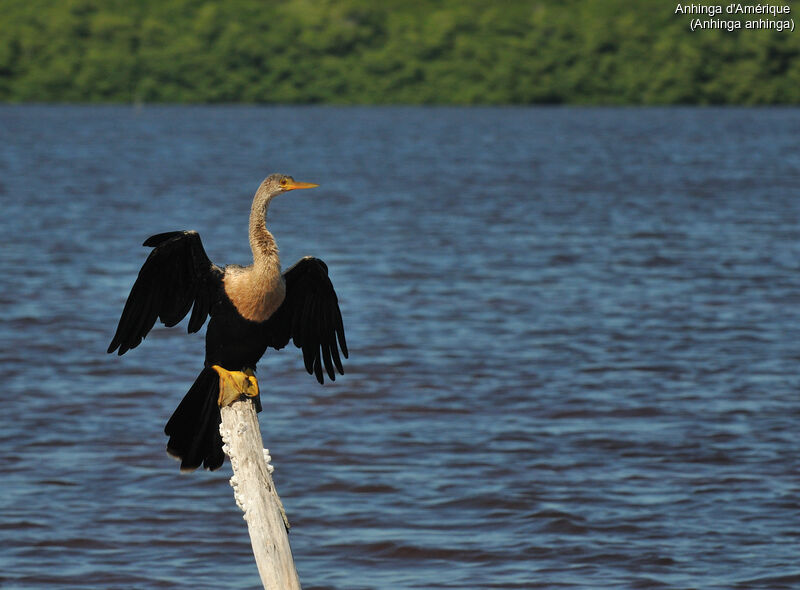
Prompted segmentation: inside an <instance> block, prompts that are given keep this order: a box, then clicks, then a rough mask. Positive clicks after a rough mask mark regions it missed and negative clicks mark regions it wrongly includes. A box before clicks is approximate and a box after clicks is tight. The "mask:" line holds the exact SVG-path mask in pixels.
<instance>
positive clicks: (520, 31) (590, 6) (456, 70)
mask: <svg viewBox="0 0 800 590" xmlns="http://www.w3.org/2000/svg"><path fill="white" fill-rule="evenodd" d="M782 4H783V3H782ZM0 8H1V9H2V12H1V13H2V15H3V19H2V20H3V22H2V24H0V101H3V102H28V101H36V102H109V103H131V102H176V103H233V102H237V103H238V102H245V103H289V104H292V103H334V104H587V105H588V104H603V105H623V104H624V105H647V104H797V103H798V102H800V63H799V60H798V59H797V58H798V55H800V33H792V32H789V31H782V32H777V31H775V30H745V29H744V28H743V29H741V30H736V31H732V32H729V31H728V30H725V29H710V30H697V31H695V32H691V31H690V29H689V18H690V17H689V16H686V15H683V14H676V13H675V8H676V5H675V4H674V3H665V2H663V0H637V1H636V2H630V1H629V0H628V1H624V2H623V1H621V0H602V1H598V0H561V1H557V0H550V1H544V0H542V1H536V0H524V1H520V0H493V1H492V2H487V1H485V0H383V1H382V2H374V1H373V0H225V1H224V2H223V1H214V2H211V1H202V0H168V1H166V2H165V1H164V0H158V1H156V0H137V1H136V2H130V1H123V0H104V1H102V2H101V1H100V0H59V1H54V0H0ZM789 16H790V17H791V14H790V15H789ZM706 18H710V17H708V16H707V15H706ZM715 18H722V16H716V17H715ZM724 18H751V17H746V16H741V15H740V16H736V17H731V16H727V15H725V16H724ZM771 18H772V17H771ZM781 18H783V16H781Z"/></svg>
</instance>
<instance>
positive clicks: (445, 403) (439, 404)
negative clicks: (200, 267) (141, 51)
mask: <svg viewBox="0 0 800 590" xmlns="http://www.w3.org/2000/svg"><path fill="white" fill-rule="evenodd" d="M0 137H2V141H0V203H1V204H2V207H0V213H1V215H0V236H2V249H0V276H1V277H2V288H0V362H1V363H2V368H3V387H2V400H3V401H2V406H3V411H2V412H1V413H0V416H1V417H0V443H2V449H3V452H2V453H0V473H2V493H1V494H0V586H2V587H3V588H9V589H18V588H20V589H21V588H25V589H27V588H47V589H50V588H52V589H56V588H192V589H196V588H231V589H239V588H241V589H244V588H257V587H259V585H260V584H259V579H258V574H257V571H256V567H255V564H254V561H253V557H252V553H251V549H250V545H249V538H248V535H247V530H246V525H245V522H244V521H243V520H242V514H241V512H240V511H239V509H238V508H237V507H236V504H235V503H234V500H233V495H232V491H231V489H230V487H229V485H228V478H229V476H230V467H229V466H228V464H227V463H226V465H225V466H224V467H223V468H222V469H221V470H220V471H217V472H196V473H194V474H191V475H182V474H180V473H179V472H178V466H177V464H176V463H174V462H172V461H171V460H170V459H169V458H168V457H167V456H166V455H165V453H164V445H165V442H166V440H165V437H164V436H163V432H162V429H163V426H164V423H165V422H166V420H167V418H168V417H169V415H170V413H171V412H172V410H173V409H174V407H175V406H176V405H177V403H178V401H179V400H180V398H181V397H182V396H183V394H184V392H185V391H186V390H187V389H188V387H189V385H190V384H191V383H192V381H193V380H194V377H195V376H196V374H197V373H198V372H199V370H200V368H201V366H202V359H203V339H202V336H201V335H191V336H188V335H187V334H186V329H185V322H184V323H183V324H181V326H180V327H178V328H172V329H166V328H163V327H158V328H156V329H154V330H153V332H152V333H151V334H150V336H149V337H148V338H147V340H146V341H145V342H144V344H143V345H142V346H141V347H139V348H137V349H136V350H134V351H132V352H130V353H128V354H126V355H125V356H124V357H121V358H119V357H116V356H111V355H106V354H105V349H106V347H107V345H108V342H109V340H110V338H111V336H112V335H113V332H114V328H115V326H116V322H117V319H118V317H119V314H120V312H121V310H122V305H123V304H124V301H125V298H126V296H127V294H128V290H129V288H130V286H131V284H132V282H133V280H134V279H135V277H136V273H137V272H138V269H139V267H140V265H141V263H142V262H143V260H144V258H145V256H146V254H147V251H146V249H144V248H141V247H140V244H141V242H142V241H143V240H144V239H145V238H146V237H147V236H149V235H150V234H153V233H156V232H162V231H168V230H174V229H196V230H198V231H199V232H200V234H201V236H202V238H203V241H204V244H205V247H206V250H207V251H208V253H209V256H210V257H211V258H212V259H213V260H215V261H216V262H218V263H240V264H246V263H248V262H249V260H250V258H249V257H250V251H249V246H248V243H247V235H246V231H247V215H248V212H249V208H250V201H251V198H252V195H253V192H254V191H255V189H256V187H257V186H258V184H259V182H260V181H261V179H262V178H264V177H265V176H266V175H268V174H269V173H271V172H283V173H287V174H292V175H293V176H294V177H295V178H297V179H298V180H305V181H312V182H318V183H320V185H321V186H320V188H319V189H316V190H315V191H298V192H297V193H290V194H288V195H286V196H283V197H281V198H279V199H278V200H276V201H275V202H274V203H273V205H272V207H271V209H270V215H271V223H270V229H271V230H272V231H273V233H274V234H275V236H276V237H277V240H278V243H279V245H280V247H281V256H282V260H283V261H284V265H285V266H288V265H289V264H291V263H293V262H294V261H295V260H296V259H298V258H299V257H301V256H304V255H306V254H312V255H315V256H318V257H320V258H322V259H323V260H325V261H326V262H327V264H328V266H329V268H330V275H331V278H332V280H333V282H334V285H335V287H336V289H337V292H338V294H339V298H340V303H341V308H342V312H343V314H344V319H345V325H346V329H347V336H348V344H349V345H350V350H351V358H350V360H349V361H348V362H347V363H346V366H345V369H346V375H345V376H344V377H341V378H339V379H337V380H336V382H335V383H334V384H330V385H326V386H324V387H321V386H319V385H317V383H316V382H315V381H314V379H313V378H312V377H310V376H309V375H307V374H306V373H305V371H304V369H303V365H302V357H301V355H300V354H299V352H298V351H297V350H296V349H294V348H293V347H289V348H287V349H285V350H283V351H281V352H274V351H273V352H269V353H268V354H267V355H266V357H265V358H264V360H263V361H262V362H261V365H260V372H259V376H260V380H261V387H262V391H263V392H264V393H263V402H264V412H263V413H262V414H260V420H261V426H262V432H263V435H264V439H265V445H266V446H268V447H269V448H270V449H271V452H272V456H273V461H274V463H275V465H276V468H277V469H276V473H275V482H276V485H277V487H278V489H279V491H280V493H281V496H282V498H283V501H284V504H285V505H286V509H287V511H288V513H289V517H290V519H291V521H292V523H293V529H292V533H291V535H290V540H291V543H292V548H293V551H294V556H295V561H296V566H297V570H298V572H299V575H300V578H301V581H302V583H303V587H304V588H306V589H307V590H310V589H317V590H321V589H339V590H360V589H386V590H390V589H391V590H394V589H399V590H401V589H429V588H430V589H438V588H457V589H473V588H475V589H478V588H481V589H482V588H504V589H514V588H798V587H800V561H799V560H798V557H799V556H800V500H799V499H798V496H799V495H800V458H798V457H799V455H800V454H799V453H798V451H799V450H800V447H799V445H798V434H797V433H798V422H800V397H799V396H798V390H800V376H798V373H799V371H798V366H799V365H800V363H799V361H800V338H798V336H800V194H799V193H798V180H800V149H798V141H799V140H798V138H800V110H798V109H765V110H745V109H688V108H687V109H575V108H559V109H552V108H506V109H502V108H463V109H460V108H338V107H337V108H333V107H269V108H267V107H168V106H164V107H150V106H144V107H142V108H138V109H135V108H129V107H81V106H76V107H65V106H2V107H0Z"/></svg>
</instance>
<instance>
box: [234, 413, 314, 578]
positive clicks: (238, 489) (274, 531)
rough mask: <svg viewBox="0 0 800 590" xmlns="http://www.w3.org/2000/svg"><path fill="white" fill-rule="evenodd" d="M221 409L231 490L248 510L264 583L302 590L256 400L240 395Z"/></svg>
mask: <svg viewBox="0 0 800 590" xmlns="http://www.w3.org/2000/svg"><path fill="white" fill-rule="evenodd" d="M220 412H221V414H222V422H221V423H220V427H219V430H220V434H222V441H223V443H224V444H223V447H222V449H223V450H224V451H225V453H226V454H227V455H228V457H230V461H231V467H232V468H233V477H231V486H232V487H233V495H234V497H235V498H236V504H237V505H238V506H239V508H241V509H242V510H243V511H244V519H245V521H247V529H248V531H249V532H250V543H251V544H252V546H253V555H255V558H256V565H257V566H258V573H259V574H260V576H261V583H262V584H263V585H264V588H265V589H267V590H300V580H299V579H298V577H297V570H295V567H294V560H293V559H292V550H291V548H290V547H289V536H288V528H289V523H288V520H286V514H285V512H284V510H283V503H282V502H281V499H280V498H279V497H278V493H277V492H276V491H275V484H274V483H273V481H272V476H271V475H270V470H269V467H268V465H267V461H268V458H267V457H268V456H267V451H265V450H264V443H263V442H262V440H261V430H260V429H259V427H258V417H257V416H256V411H255V407H254V405H253V401H252V400H251V399H248V398H245V399H237V400H236V401H234V402H233V403H231V404H230V405H226V406H224V407H222V408H220Z"/></svg>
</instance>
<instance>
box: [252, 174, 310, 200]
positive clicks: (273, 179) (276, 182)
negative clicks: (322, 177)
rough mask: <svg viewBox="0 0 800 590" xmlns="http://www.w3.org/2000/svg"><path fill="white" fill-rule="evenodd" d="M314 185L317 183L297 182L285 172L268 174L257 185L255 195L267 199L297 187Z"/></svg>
mask: <svg viewBox="0 0 800 590" xmlns="http://www.w3.org/2000/svg"><path fill="white" fill-rule="evenodd" d="M315 186H319V185H318V184H313V183H311V182H297V181H296V180H295V179H294V178H292V177H291V176H287V175H286V174H270V175H269V176H267V177H266V178H265V179H264V181H263V182H262V183H261V186H259V187H258V191H256V197H259V196H260V197H261V198H264V199H266V200H269V199H272V197H275V196H277V195H279V194H281V193H285V192H288V191H293V190H295V189H299V188H314V187H315Z"/></svg>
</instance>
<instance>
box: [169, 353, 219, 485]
mask: <svg viewBox="0 0 800 590" xmlns="http://www.w3.org/2000/svg"><path fill="white" fill-rule="evenodd" d="M218 397H219V375H217V372H216V371H214V369H212V368H210V367H206V368H205V369H203V370H202V372H201V373H200V374H199V375H198V376H197V379H195V382H194V384H193V385H192V387H191V388H190V389H189V391H188V392H187V393H186V395H185V396H184V398H183V400H182V401H181V403H180V404H179V405H178V407H177V408H176V409H175V412H173V414H172V417H171V418H170V419H169V422H167V425H166V427H164V433H165V434H166V435H167V436H168V437H169V442H168V443H167V452H168V453H169V454H170V455H172V456H173V457H177V458H179V459H180V460H181V471H191V470H194V469H197V468H198V467H200V465H203V467H205V468H206V469H211V470H214V469H219V467H220V466H222V462H223V460H224V458H225V455H224V453H223V452H222V436H220V433H219V423H220V420H221V417H220V412H219V405H217V398H218Z"/></svg>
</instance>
